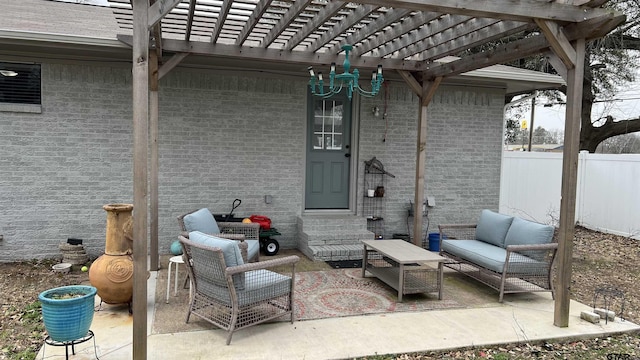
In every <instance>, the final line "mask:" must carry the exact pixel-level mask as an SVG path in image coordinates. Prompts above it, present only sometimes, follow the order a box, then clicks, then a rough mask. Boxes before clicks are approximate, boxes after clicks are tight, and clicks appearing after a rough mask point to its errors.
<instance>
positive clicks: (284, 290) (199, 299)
mask: <svg viewBox="0 0 640 360" xmlns="http://www.w3.org/2000/svg"><path fill="white" fill-rule="evenodd" d="M191 237H192V239H187V238H185V237H183V236H180V238H179V240H180V242H181V244H182V248H183V250H184V251H183V255H182V256H183V259H184V262H185V264H186V265H187V270H188V272H189V276H190V277H191V281H192V283H191V286H192V289H193V290H194V292H193V296H192V297H191V303H190V304H189V311H188V313H187V318H186V321H187V322H189V317H190V316H191V314H193V315H196V316H198V317H200V318H202V319H204V320H206V321H208V322H210V323H212V324H214V325H216V326H218V327H220V328H222V329H224V330H227V331H228V335H227V345H229V344H230V343H231V336H232V335H233V332H234V331H237V330H240V329H242V328H245V327H248V326H251V325H256V324H260V323H262V322H265V321H268V320H271V319H275V318H279V317H281V316H285V315H289V316H290V317H291V323H292V324H293V322H294V320H295V317H294V283H295V264H296V263H297V262H298V260H299V258H298V257H297V256H287V257H282V258H277V259H270V260H267V261H261V262H257V263H250V264H242V263H241V264H239V265H236V266H227V265H226V263H227V262H226V261H225V259H229V258H228V256H231V255H230V254H229V253H228V249H224V250H223V249H222V248H218V247H210V246H207V245H208V244H207V245H205V244H206V243H204V242H202V241H199V240H198V238H196V235H195V233H192V236H191ZM236 247H237V246H236ZM231 259H234V258H233V256H231ZM281 265H291V267H290V269H291V270H290V271H289V272H285V273H276V272H273V271H269V270H266V269H268V268H271V267H274V266H281ZM285 268H287V267H285Z"/></svg>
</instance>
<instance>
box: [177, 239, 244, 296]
mask: <svg viewBox="0 0 640 360" xmlns="http://www.w3.org/2000/svg"><path fill="white" fill-rule="evenodd" d="M189 240H191V241H193V242H195V243H199V244H202V245H205V246H209V247H214V248H219V249H221V250H222V255H223V257H224V263H225V265H226V266H227V267H232V266H238V265H243V264H244V261H243V260H242V253H240V247H239V246H238V241H237V240H229V239H223V238H219V237H217V236H212V235H208V234H205V233H202V232H200V231H192V232H190V233H189ZM233 284H234V286H235V287H236V288H237V289H244V274H235V275H233Z"/></svg>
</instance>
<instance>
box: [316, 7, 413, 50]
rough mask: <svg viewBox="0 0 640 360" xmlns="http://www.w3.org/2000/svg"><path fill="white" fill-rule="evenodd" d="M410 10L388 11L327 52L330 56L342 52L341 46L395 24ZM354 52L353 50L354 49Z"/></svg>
mask: <svg viewBox="0 0 640 360" xmlns="http://www.w3.org/2000/svg"><path fill="white" fill-rule="evenodd" d="M410 13H411V10H406V9H390V10H388V11H387V13H386V14H385V15H384V16H380V17H378V18H377V19H376V20H375V21H373V22H372V23H370V24H369V25H367V26H365V27H363V28H361V29H359V30H357V31H356V32H354V33H352V34H349V35H348V36H347V38H346V39H345V40H344V41H343V42H342V43H337V44H335V45H334V46H333V47H332V48H331V49H329V50H328V51H327V52H328V53H330V54H337V53H339V52H340V51H342V45H343V44H351V45H355V44H357V43H359V42H360V41H362V40H364V39H366V38H367V37H369V36H371V35H372V34H374V33H376V32H377V31H379V30H380V29H384V28H385V27H387V26H389V25H391V24H393V23H395V22H397V21H398V20H400V19H402V18H403V17H405V16H407V15H409V14H410ZM354 50H355V48H354Z"/></svg>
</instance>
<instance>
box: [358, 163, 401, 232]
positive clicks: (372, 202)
mask: <svg viewBox="0 0 640 360" xmlns="http://www.w3.org/2000/svg"><path fill="white" fill-rule="evenodd" d="M364 163H365V167H364V191H363V193H364V200H363V201H362V213H363V215H364V217H366V218H367V230H369V231H371V232H373V233H374V234H375V238H376V239H384V196H385V187H384V177H385V176H390V177H393V178H395V176H394V175H393V174H391V173H389V172H388V171H385V170H384V166H382V163H381V162H380V161H379V160H377V159H376V158H375V157H373V158H372V159H371V160H369V161H365V162H364Z"/></svg>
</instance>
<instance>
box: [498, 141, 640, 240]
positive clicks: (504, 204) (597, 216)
mask: <svg viewBox="0 0 640 360" xmlns="http://www.w3.org/2000/svg"><path fill="white" fill-rule="evenodd" d="M500 181H501V183H500V209H499V210H500V212H501V213H504V214H511V215H516V216H520V217H523V218H527V219H530V220H533V221H537V222H541V223H545V224H553V225H555V226H557V225H558V218H559V216H560V188H561V186H562V184H561V182H562V153H544V152H509V151H505V152H504V153H503V158H502V174H501V179H500ZM576 196H577V198H576V199H577V201H576V222H577V223H578V224H580V225H582V226H584V227H586V228H589V229H593V230H598V231H602V232H607V233H612V234H618V235H623V236H631V237H633V238H636V239H640V154H631V155H628V154H624V155H614V154H589V153H587V152H582V153H580V156H579V160H578V185H577V191H576Z"/></svg>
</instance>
